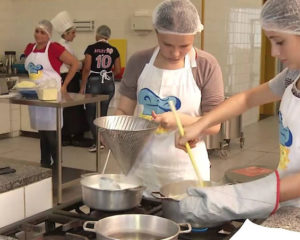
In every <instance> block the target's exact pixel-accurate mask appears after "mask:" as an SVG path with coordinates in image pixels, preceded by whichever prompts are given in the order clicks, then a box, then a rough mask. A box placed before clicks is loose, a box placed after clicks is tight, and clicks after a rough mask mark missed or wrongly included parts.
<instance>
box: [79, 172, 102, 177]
mask: <svg viewBox="0 0 300 240" xmlns="http://www.w3.org/2000/svg"><path fill="white" fill-rule="evenodd" d="M93 175H99V173H98V172H93V173H84V174H81V175H80V177H81V178H85V177H89V176H93Z"/></svg>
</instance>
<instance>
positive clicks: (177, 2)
mask: <svg viewBox="0 0 300 240" xmlns="http://www.w3.org/2000/svg"><path fill="white" fill-rule="evenodd" d="M152 22H153V25H154V27H155V29H156V30H157V31H158V32H160V33H170V34H179V35H193V34H196V33H197V32H201V31H202V30H203V25H202V24H201V21H200V17H199V14H198V11H197V9H196V7H195V6H194V5H193V4H192V3H191V2H190V1H189V0H165V1H163V2H161V3H160V4H159V5H158V6H157V7H156V8H155V9H154V11H153V14H152Z"/></svg>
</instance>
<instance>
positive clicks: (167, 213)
mask: <svg viewBox="0 0 300 240" xmlns="http://www.w3.org/2000/svg"><path fill="white" fill-rule="evenodd" d="M212 185H213V186H216V185H220V184H218V183H214V182H205V186H206V187H209V186H212ZM197 186H198V181H193V180H185V181H181V182H175V183H170V184H167V185H165V186H163V187H161V188H160V192H152V196H153V197H155V198H156V199H160V200H161V201H162V211H163V217H165V218H168V219H171V220H173V221H175V222H177V223H180V222H189V221H187V220H186V219H185V217H184V216H183V214H182V213H181V212H180V206H179V201H180V200H181V199H183V198H184V197H185V196H187V194H186V191H187V189H188V188H189V187H197ZM189 223H190V224H191V225H192V227H193V228H204V227H212V225H209V226H208V225H207V226H203V225H200V224H198V223H196V222H189ZM214 226H215V225H214Z"/></svg>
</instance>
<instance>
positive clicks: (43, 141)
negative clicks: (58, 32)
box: [24, 20, 78, 167]
mask: <svg viewBox="0 0 300 240" xmlns="http://www.w3.org/2000/svg"><path fill="white" fill-rule="evenodd" d="M51 34H52V24H51V22H49V21H48V20H42V21H40V22H39V23H38V25H37V26H36V28H35V31H34V38H35V43H29V44H28V45H27V47H26V49H25V51H24V53H25V56H26V60H25V68H26V70H27V71H28V74H29V78H30V79H31V80H33V81H35V83H36V84H37V85H38V86H39V85H44V84H45V83H46V82H48V81H53V80H54V81H55V82H56V86H57V88H58V90H60V89H66V88H67V86H68V83H69V82H70V81H71V79H72V78H73V76H74V74H75V73H76V71H77V69H78V61H77V60H76V58H75V57H73V56H72V55H71V54H70V53H69V52H68V51H67V50H65V48H64V47H63V46H61V45H60V44H58V43H56V42H52V41H51V40H50V39H51ZM63 63H66V64H68V65H69V66H70V69H69V72H68V74H67V76H66V78H65V82H64V83H63V85H62V86H61V77H60V67H61V65H62V64H63ZM29 114H30V123H31V127H32V128H33V129H36V130H38V131H39V134H40V148H41V166H43V167H51V166H52V165H53V163H54V162H56V159H57V151H56V145H57V144H56V143H57V140H56V109H55V108H48V107H36V106H29Z"/></svg>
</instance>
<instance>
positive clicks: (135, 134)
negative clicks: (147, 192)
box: [94, 116, 158, 174]
mask: <svg viewBox="0 0 300 240" xmlns="http://www.w3.org/2000/svg"><path fill="white" fill-rule="evenodd" d="M94 124H95V125H96V126H98V127H99V130H100V134H101V137H102V139H103V141H104V143H105V145H106V146H107V147H108V148H109V149H110V150H111V152H112V154H113V156H114V158H115V159H116V161H117V162H118V164H119V166H120V168H121V170H122V172H123V173H124V174H128V173H129V171H130V169H131V167H132V166H133V165H134V163H135V161H136V159H137V157H138V154H139V153H140V151H141V150H142V149H143V147H144V145H145V143H146V142H147V140H148V139H149V137H150V136H151V134H152V133H153V132H154V131H155V130H156V128H157V127H158V124H157V123H155V122H153V121H149V120H146V119H143V118H140V117H133V116H106V117H100V118H96V119H95V120H94Z"/></svg>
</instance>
